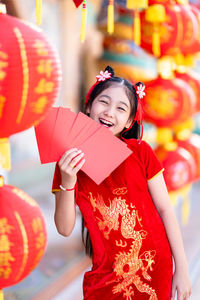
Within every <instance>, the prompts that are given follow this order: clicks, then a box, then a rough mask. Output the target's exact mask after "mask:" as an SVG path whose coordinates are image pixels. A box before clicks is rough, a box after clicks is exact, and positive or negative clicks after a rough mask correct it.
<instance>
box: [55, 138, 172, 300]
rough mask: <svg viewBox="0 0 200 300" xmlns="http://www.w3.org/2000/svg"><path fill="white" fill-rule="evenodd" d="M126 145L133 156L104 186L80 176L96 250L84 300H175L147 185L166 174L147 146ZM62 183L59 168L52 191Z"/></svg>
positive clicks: (168, 252) (158, 221)
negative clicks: (157, 176)
mask: <svg viewBox="0 0 200 300" xmlns="http://www.w3.org/2000/svg"><path fill="white" fill-rule="evenodd" d="M127 144H128V147H130V149H131V150H132V151H133V154H131V155H130V156H129V158H127V159H126V160H125V161H124V162H123V163H122V164H121V165H120V166H119V167H118V168H117V169H115V171H114V172H112V174H110V175H109V176H108V177H107V178H106V179H105V180H104V181H103V182H102V183H101V184H100V185H96V184H95V183H94V182H93V181H92V180H91V179H90V178H89V177H88V176H87V175H85V174H84V173H83V172H81V171H80V172H79V174H78V191H77V197H76V201H77V204H78V206H79V208H80V211H81V213H82V215H83V217H84V220H85V226H86V227H87V229H88V231H89V234H90V238H91V241H92V247H93V258H92V262H93V266H92V269H91V271H89V272H86V273H85V275H84V281H83V293H84V300H100V299H103V300H112V299H116V300H122V299H125V300H131V299H136V300H140V299H142V300H147V299H149V300H170V299H171V297H170V295H171V282H172V273H173V272H172V255H171V250H170V247H169V242H168V239H167V236H166V233H165V229H164V226H163V223H162V220H161V218H160V216H159V214H158V212H157V210H156V208H155V206H154V203H153V201H152V198H151V196H150V194H149V191H148V185H147V180H150V179H152V178H153V177H154V176H155V175H157V174H159V173H160V172H162V171H163V169H162V167H161V164H160V162H159V161H158V159H157V157H156V156H155V154H154V152H153V151H152V149H151V147H150V146H149V145H148V144H147V143H146V142H144V141H142V142H141V144H139V143H138V142H137V140H128V141H127ZM59 184H60V174H59V170H58V168H56V172H55V176H54V183H53V191H55V190H57V189H59Z"/></svg>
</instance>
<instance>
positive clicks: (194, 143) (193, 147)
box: [176, 133, 200, 180]
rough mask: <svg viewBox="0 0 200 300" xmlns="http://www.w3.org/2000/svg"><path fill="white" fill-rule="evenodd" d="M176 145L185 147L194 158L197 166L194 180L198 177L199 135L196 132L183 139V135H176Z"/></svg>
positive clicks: (199, 164) (199, 174)
mask: <svg viewBox="0 0 200 300" xmlns="http://www.w3.org/2000/svg"><path fill="white" fill-rule="evenodd" d="M176 138H177V143H178V146H180V147H182V148H184V149H186V150H187V151H188V152H189V153H190V154H191V155H192V157H193V158H194V160H195V164H196V167H197V172H196V174H195V176H194V180H199V178H200V136H199V135H198V134H194V133H193V134H191V135H190V137H189V138H187V139H184V136H181V135H177V136H176Z"/></svg>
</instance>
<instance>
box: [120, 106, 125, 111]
mask: <svg viewBox="0 0 200 300" xmlns="http://www.w3.org/2000/svg"><path fill="white" fill-rule="evenodd" d="M118 109H119V110H121V111H126V110H125V109H124V108H123V107H121V106H119V107H118Z"/></svg>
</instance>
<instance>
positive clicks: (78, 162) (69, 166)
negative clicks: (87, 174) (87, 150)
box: [58, 148, 85, 174]
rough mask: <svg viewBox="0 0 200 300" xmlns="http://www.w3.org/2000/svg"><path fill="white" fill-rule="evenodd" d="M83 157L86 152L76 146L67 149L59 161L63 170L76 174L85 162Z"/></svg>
mask: <svg viewBox="0 0 200 300" xmlns="http://www.w3.org/2000/svg"><path fill="white" fill-rule="evenodd" d="M83 157H84V153H83V152H82V151H81V150H78V149H76V148H72V149H70V150H68V151H66V152H65V153H64V154H63V156H62V157H61V159H60V161H59V163H58V165H59V167H60V170H61V172H64V173H66V174H76V173H77V172H78V171H79V170H80V169H81V167H82V166H83V164H84V163H85V159H83Z"/></svg>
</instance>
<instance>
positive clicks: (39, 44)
mask: <svg viewBox="0 0 200 300" xmlns="http://www.w3.org/2000/svg"><path fill="white" fill-rule="evenodd" d="M33 47H34V48H35V49H36V52H37V54H38V55H40V56H47V55H48V50H47V48H46V46H45V43H44V42H43V41H41V40H36V41H35V43H34V45H33Z"/></svg>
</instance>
